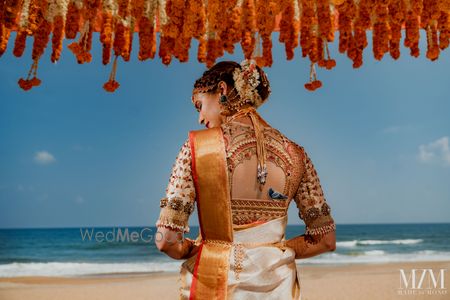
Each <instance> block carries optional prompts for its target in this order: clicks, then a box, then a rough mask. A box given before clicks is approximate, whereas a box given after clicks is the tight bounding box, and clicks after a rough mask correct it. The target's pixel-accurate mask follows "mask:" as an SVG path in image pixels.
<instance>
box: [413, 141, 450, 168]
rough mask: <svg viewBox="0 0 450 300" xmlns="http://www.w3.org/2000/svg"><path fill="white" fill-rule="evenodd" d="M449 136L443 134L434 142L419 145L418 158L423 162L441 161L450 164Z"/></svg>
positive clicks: (440, 162) (445, 164) (444, 164)
mask: <svg viewBox="0 0 450 300" xmlns="http://www.w3.org/2000/svg"><path fill="white" fill-rule="evenodd" d="M448 140H449V138H448V136H443V137H441V138H440V139H437V140H435V141H434V142H431V143H428V144H426V145H420V146H419V154H418V159H419V161H420V162H422V163H439V164H442V165H443V166H450V148H449V145H448Z"/></svg>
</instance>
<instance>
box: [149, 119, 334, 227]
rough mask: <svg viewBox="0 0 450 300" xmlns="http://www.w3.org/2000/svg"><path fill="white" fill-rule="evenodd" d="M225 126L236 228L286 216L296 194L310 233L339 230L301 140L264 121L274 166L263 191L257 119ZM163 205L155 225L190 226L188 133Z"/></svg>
mask: <svg viewBox="0 0 450 300" xmlns="http://www.w3.org/2000/svg"><path fill="white" fill-rule="evenodd" d="M221 127H222V129H223V132H224V139H225V146H226V156H227V165H228V174H229V181H230V187H231V190H232V194H231V196H232V197H231V210H232V219H233V225H235V227H236V228H245V226H246V225H248V224H250V223H256V222H265V221H269V220H272V219H275V218H279V217H282V216H284V215H286V214H287V209H288V207H289V203H290V201H291V200H294V201H295V203H296V206H297V208H298V211H299V212H298V215H299V217H300V219H302V220H303V221H304V222H305V225H306V232H305V234H309V235H321V234H325V233H327V232H330V231H333V230H335V223H334V220H333V218H332V216H331V213H330V212H331V209H330V206H329V205H328V204H327V201H326V200H325V197H324V194H323V191H322V187H321V184H320V180H319V177H318V175H317V172H316V170H315V168H314V165H313V163H312V161H311V159H310V157H309V156H308V154H307V153H306V151H305V149H304V148H303V147H302V146H299V145H297V144H296V143H295V142H293V141H291V140H290V139H288V138H287V137H286V136H284V135H283V134H282V133H281V132H279V131H278V130H277V129H275V128H273V127H269V126H268V127H264V144H265V147H266V149H267V150H266V151H267V163H268V164H269V165H270V168H268V175H267V179H268V181H267V182H266V184H265V188H264V189H263V191H262V192H261V191H260V192H258V188H257V184H256V167H255V166H256V158H255V156H256V139H255V134H254V130H253V127H252V125H251V124H245V123H241V122H238V121H232V122H228V123H223V124H222V125H221ZM252 170H253V171H252ZM252 172H253V173H252ZM249 174H253V175H252V176H250V175H249ZM269 189H270V191H269ZM160 208H161V211H160V216H159V218H158V220H157V222H156V226H166V227H170V228H172V229H174V230H178V231H183V232H189V230H190V228H189V225H188V220H189V217H190V215H191V214H192V212H193V211H194V208H195V187H194V183H193V179H192V174H191V151H190V147H189V140H188V139H186V141H185V142H184V144H183V145H182V147H181V149H180V151H179V153H178V156H177V158H176V160H175V163H174V164H173V166H172V172H171V176H170V179H169V183H168V186H167V188H166V195H165V197H164V198H162V199H161V200H160Z"/></svg>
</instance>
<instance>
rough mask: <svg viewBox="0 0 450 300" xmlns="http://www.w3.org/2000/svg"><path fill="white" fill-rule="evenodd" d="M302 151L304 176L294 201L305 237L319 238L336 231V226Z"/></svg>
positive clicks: (317, 181) (308, 159) (304, 152)
mask: <svg viewBox="0 0 450 300" xmlns="http://www.w3.org/2000/svg"><path fill="white" fill-rule="evenodd" d="M302 150H303V154H304V155H303V163H304V170H305V172H304V174H303V176H302V179H301V181H300V185H299V187H298V190H297V193H296V194H295V197H294V200H295V203H296V205H297V208H298V209H299V213H298V215H299V217H300V219H302V220H303V221H304V222H305V225H306V232H305V234H306V235H312V236H320V235H323V234H326V233H328V232H331V231H334V230H336V225H335V223H334V220H333V218H332V216H331V208H330V206H329V205H328V203H327V201H326V199H325V197H324V194H323V190H322V187H321V185H320V180H319V176H318V175H317V172H316V169H315V168H314V165H313V163H312V161H311V159H310V157H309V156H308V154H307V153H306V151H304V149H303V148H302Z"/></svg>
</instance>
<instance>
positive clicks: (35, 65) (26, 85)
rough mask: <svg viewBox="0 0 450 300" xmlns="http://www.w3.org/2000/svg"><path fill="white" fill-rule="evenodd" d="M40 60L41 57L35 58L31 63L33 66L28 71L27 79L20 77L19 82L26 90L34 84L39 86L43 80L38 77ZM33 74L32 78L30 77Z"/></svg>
mask: <svg viewBox="0 0 450 300" xmlns="http://www.w3.org/2000/svg"><path fill="white" fill-rule="evenodd" d="M38 62H39V58H36V59H34V60H33V64H32V65H31V68H30V70H29V71H28V75H27V78H26V79H23V78H20V79H19V81H18V82H17V83H18V84H19V86H20V87H21V88H22V89H23V90H24V91H28V90H30V89H31V88H32V87H33V86H38V85H40V84H41V80H40V79H39V78H37V68H38ZM31 74H33V77H32V78H30V77H31Z"/></svg>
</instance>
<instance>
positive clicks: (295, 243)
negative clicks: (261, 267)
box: [285, 234, 330, 259]
mask: <svg viewBox="0 0 450 300" xmlns="http://www.w3.org/2000/svg"><path fill="white" fill-rule="evenodd" d="M285 244H286V246H288V247H290V248H292V249H294V251H295V258H296V259H301V258H308V257H313V256H316V255H319V254H321V253H324V252H328V251H330V249H329V248H328V247H327V246H326V245H325V244H324V243H321V242H320V241H319V242H314V241H313V240H312V239H311V238H308V237H307V236H305V235H304V234H303V235H299V236H296V237H294V238H292V239H289V240H286V242H285Z"/></svg>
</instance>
